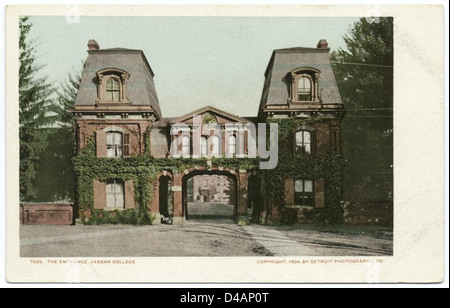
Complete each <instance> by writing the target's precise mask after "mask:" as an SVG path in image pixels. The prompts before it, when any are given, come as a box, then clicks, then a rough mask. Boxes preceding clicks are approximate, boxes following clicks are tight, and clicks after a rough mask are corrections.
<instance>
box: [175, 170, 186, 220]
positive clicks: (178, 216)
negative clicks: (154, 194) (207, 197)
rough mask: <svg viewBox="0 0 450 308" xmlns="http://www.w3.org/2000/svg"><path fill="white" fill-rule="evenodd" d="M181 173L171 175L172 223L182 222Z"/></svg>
mask: <svg viewBox="0 0 450 308" xmlns="http://www.w3.org/2000/svg"><path fill="white" fill-rule="evenodd" d="M182 184H183V174H180V173H177V174H174V175H173V185H172V192H173V219H172V223H173V224H174V225H182V224H183V188H182Z"/></svg>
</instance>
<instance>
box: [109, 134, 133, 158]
mask: <svg viewBox="0 0 450 308" xmlns="http://www.w3.org/2000/svg"><path fill="white" fill-rule="evenodd" d="M127 138H129V136H128V137H127ZM106 157H122V134H121V133H117V132H109V133H107V134H106Z"/></svg>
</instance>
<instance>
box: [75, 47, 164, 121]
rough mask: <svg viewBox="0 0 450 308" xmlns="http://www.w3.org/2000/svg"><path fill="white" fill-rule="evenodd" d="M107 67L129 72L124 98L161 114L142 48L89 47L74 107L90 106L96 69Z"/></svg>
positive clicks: (151, 74) (150, 72) (93, 100)
mask: <svg viewBox="0 0 450 308" xmlns="http://www.w3.org/2000/svg"><path fill="white" fill-rule="evenodd" d="M104 69H111V70H117V71H125V72H126V73H128V74H129V79H128V81H127V97H128V99H129V102H130V103H131V105H132V106H139V107H143V106H150V107H152V109H153V110H154V111H155V113H156V114H157V115H158V117H159V118H161V117H162V115H161V110H160V107H159V102H158V96H157V94H156V89H155V84H154V81H153V77H154V73H153V71H152V69H151V67H150V65H149V63H148V61H147V59H146V57H145V55H144V53H143V51H142V50H134V49H126V48H109V49H91V50H88V57H87V60H86V64H85V67H84V70H83V74H82V79H81V84H80V89H79V91H78V95H77V99H76V101H75V106H81V105H83V106H93V105H95V101H96V99H97V85H98V78H97V72H99V71H101V70H104Z"/></svg>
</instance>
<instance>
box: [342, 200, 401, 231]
mask: <svg viewBox="0 0 450 308" xmlns="http://www.w3.org/2000/svg"><path fill="white" fill-rule="evenodd" d="M342 207H343V209H344V222H345V223H347V224H373V225H387V226H392V225H393V216H394V209H393V204H392V202H389V201H380V202H361V201H360V202H342Z"/></svg>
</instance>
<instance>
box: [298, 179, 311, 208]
mask: <svg viewBox="0 0 450 308" xmlns="http://www.w3.org/2000/svg"><path fill="white" fill-rule="evenodd" d="M294 192H295V196H294V202H295V204H296V205H306V206H313V205H314V202H313V200H314V184H313V181H312V180H305V179H299V180H296V181H295V188H294Z"/></svg>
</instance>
